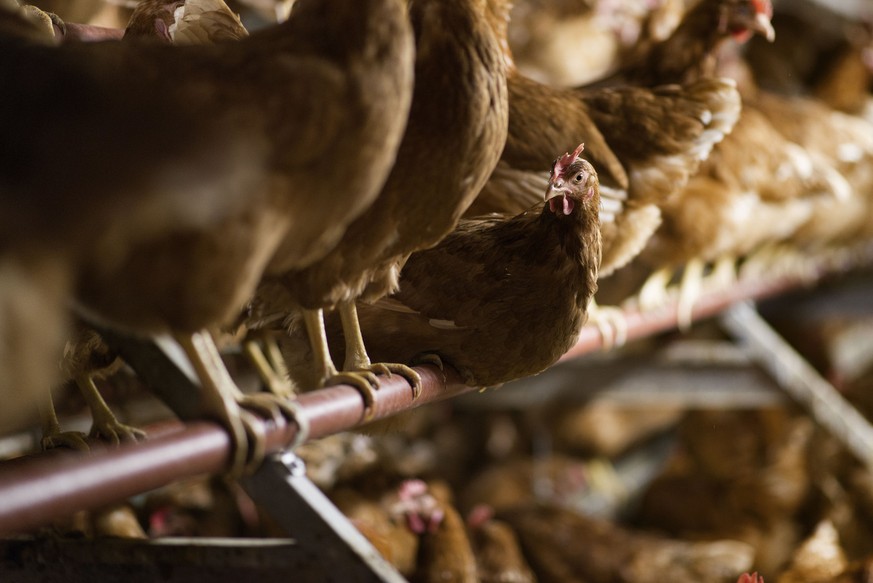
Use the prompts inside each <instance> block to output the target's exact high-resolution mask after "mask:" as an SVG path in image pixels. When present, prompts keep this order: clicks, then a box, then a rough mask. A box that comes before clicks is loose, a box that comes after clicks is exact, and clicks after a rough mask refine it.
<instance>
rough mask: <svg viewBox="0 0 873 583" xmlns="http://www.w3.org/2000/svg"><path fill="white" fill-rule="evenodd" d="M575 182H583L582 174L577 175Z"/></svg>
mask: <svg viewBox="0 0 873 583" xmlns="http://www.w3.org/2000/svg"><path fill="white" fill-rule="evenodd" d="M573 180H575V181H576V182H582V174H581V173H579V174H577V175H576V178H574V179H573Z"/></svg>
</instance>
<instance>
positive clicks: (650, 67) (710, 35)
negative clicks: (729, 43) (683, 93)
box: [627, 0, 729, 85]
mask: <svg viewBox="0 0 873 583" xmlns="http://www.w3.org/2000/svg"><path fill="white" fill-rule="evenodd" d="M721 9H722V0H701V2H699V3H698V4H697V5H696V6H695V7H694V8H692V9H691V10H690V11H689V12H688V13H687V14H686V15H685V18H683V19H682V22H681V23H680V24H679V26H678V27H677V28H676V30H675V31H673V34H671V35H670V36H669V37H668V38H666V39H665V40H663V41H661V42H660V43H657V44H656V45H655V46H653V47H652V50H651V51H650V52H649V53H648V54H647V55H646V56H645V57H643V58H642V59H641V60H640V61H638V62H637V63H636V64H635V65H634V66H632V67H631V69H630V71H629V72H628V75H627V76H628V77H629V78H630V79H631V80H632V81H634V82H635V83H639V84H644V85H654V84H666V83H681V82H685V81H692V80H695V79H697V78H699V77H702V76H707V75H710V74H712V72H713V69H714V67H715V51H716V49H717V48H718V46H719V45H720V44H721V42H722V41H724V40H726V39H727V38H728V36H729V35H728V34H727V33H726V32H722V31H720V30H719V21H720V19H721Z"/></svg>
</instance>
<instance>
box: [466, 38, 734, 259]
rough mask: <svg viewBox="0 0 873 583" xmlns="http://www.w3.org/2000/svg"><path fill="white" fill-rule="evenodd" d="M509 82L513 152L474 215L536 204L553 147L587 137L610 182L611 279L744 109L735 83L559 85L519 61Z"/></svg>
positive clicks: (606, 238) (606, 202) (607, 238)
mask: <svg viewBox="0 0 873 583" xmlns="http://www.w3.org/2000/svg"><path fill="white" fill-rule="evenodd" d="M698 56H699V58H701V59H702V58H703V57H704V56H705V55H704V54H699V55H698ZM507 81H508V86H509V108H510V113H509V136H508V138H507V144H506V148H505V149H504V152H503V156H502V157H501V160H500V163H499V164H498V165H497V168H496V170H495V172H494V174H493V175H492V177H491V180H490V181H489V182H488V184H486V186H485V188H484V189H483V191H482V193H481V194H480V196H479V197H478V198H477V200H476V202H475V203H474V204H473V205H472V207H471V208H470V211H469V212H468V216H471V215H474V214H477V213H479V214H480V213H487V212H520V211H522V210H525V209H527V208H530V206H531V205H533V204H534V203H535V202H536V200H537V198H538V196H539V193H541V192H542V189H543V187H544V186H545V177H544V176H543V175H542V174H541V173H540V172H539V169H540V168H542V167H543V166H544V165H545V163H546V160H547V156H548V155H549V154H548V153H549V152H554V151H556V150H557V149H559V148H561V147H562V146H563V145H564V144H566V143H573V142H575V141H578V140H584V141H585V143H586V145H587V146H586V147H587V152H588V156H589V158H590V160H591V162H592V164H594V166H595V168H597V170H598V172H599V175H600V180H601V186H602V188H601V193H602V195H603V200H602V205H603V212H602V214H601V222H602V227H601V228H602V231H603V264H602V266H601V275H602V276H604V275H608V274H609V273H611V272H612V271H614V270H615V269H617V268H619V267H621V266H622V265H624V264H626V263H627V262H628V261H629V260H630V259H631V258H632V257H633V256H634V255H636V254H637V253H638V252H639V251H640V249H641V248H642V247H643V245H644V244H645V241H647V240H648V238H649V236H650V235H651V234H652V232H653V231H654V230H655V228H657V225H658V224H659V222H660V212H659V210H658V207H657V205H658V204H662V203H663V202H664V201H665V200H666V199H667V198H669V196H670V195H671V194H672V193H674V192H676V191H677V190H679V189H680V188H681V187H682V186H683V185H684V184H685V182H686V181H687V180H688V177H689V176H690V175H691V174H693V173H694V172H695V171H696V170H697V166H698V165H699V163H700V161H701V160H703V159H705V158H706V156H707V155H708V153H709V150H710V149H711V148H712V146H713V144H715V143H717V142H718V141H720V140H721V139H722V138H723V137H724V135H725V134H726V133H728V132H729V131H730V129H731V128H732V127H733V124H734V123H735V122H736V119H737V116H738V115H739V96H738V94H737V92H736V90H735V88H734V86H733V83H732V82H730V81H727V80H719V79H709V78H706V79H701V80H699V81H695V82H693V83H689V84H687V85H685V86H662V87H658V88H655V89H648V88H640V87H623V88H606V89H604V88H600V89H586V88H576V89H555V88H551V87H547V86H545V85H541V84H538V83H536V82H534V81H532V80H530V79H527V78H525V77H524V76H522V75H521V74H519V73H518V72H517V71H516V70H514V69H513V68H512V67H510V70H509V72H508V79H507ZM673 81H674V79H668V80H666V81H665V82H673ZM543 112H547V115H543Z"/></svg>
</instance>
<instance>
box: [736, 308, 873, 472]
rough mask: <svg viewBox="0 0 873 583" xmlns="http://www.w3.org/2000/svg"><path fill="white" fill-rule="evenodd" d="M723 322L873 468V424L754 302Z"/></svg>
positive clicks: (773, 374) (759, 360) (846, 444)
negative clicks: (799, 352)
mask: <svg viewBox="0 0 873 583" xmlns="http://www.w3.org/2000/svg"><path fill="white" fill-rule="evenodd" d="M721 324H722V326H723V327H724V329H725V330H726V331H727V332H728V333H729V334H730V335H731V336H733V337H734V338H735V339H736V340H737V341H739V342H741V343H742V344H743V345H745V347H746V348H747V349H748V350H749V353H750V355H751V356H752V358H754V359H755V360H756V361H757V362H758V364H759V365H761V366H762V367H763V368H764V369H765V370H766V371H768V372H769V373H770V375H772V377H773V379H774V380H775V381H776V382H777V383H778V384H779V386H780V387H782V389H784V390H785V391H786V392H787V393H788V394H790V395H791V396H792V397H793V398H794V399H795V400H796V401H797V402H798V403H800V404H801V405H802V406H803V407H805V408H806V410H807V411H809V414H810V415H811V416H812V418H813V419H814V420H815V421H816V422H817V423H818V424H820V425H821V426H823V427H825V428H826V429H827V430H828V431H830V432H831V434H832V435H833V436H834V437H836V438H837V439H838V440H839V441H840V442H841V443H842V444H843V445H845V447H846V448H847V449H848V450H849V451H851V452H852V453H853V454H855V455H856V456H857V457H858V459H860V460H861V461H862V462H863V463H864V464H865V465H867V467H868V468H871V469H873V426H871V425H870V423H869V422H868V421H867V420H866V419H865V418H864V417H863V416H862V415H861V414H860V413H858V410H857V409H855V407H853V406H852V404H851V403H849V402H848V401H846V400H845V399H844V398H843V396H842V395H840V393H839V392H838V391H837V390H836V389H835V388H834V387H833V385H831V384H830V383H829V382H827V381H826V380H825V379H824V378H822V377H821V375H819V374H818V372H817V371H816V370H815V369H814V368H813V367H812V366H811V365H810V364H809V363H808V362H806V360H804V359H803V357H802V356H800V355H799V354H798V353H797V352H796V351H795V350H794V349H793V348H792V347H791V346H790V345H789V344H788V343H787V342H786V341H785V340H784V339H783V338H782V337H781V336H779V334H777V333H776V331H775V330H773V329H772V328H771V327H770V325H769V324H767V322H766V321H765V320H764V319H763V318H761V316H760V315H759V314H758V312H757V311H756V310H755V308H754V307H753V305H752V304H751V303H750V302H743V303H740V304H737V305H735V306H733V307H732V308H731V309H730V310H728V311H727V312H725V314H724V315H723V316H722V318H721Z"/></svg>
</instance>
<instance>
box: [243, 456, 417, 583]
mask: <svg viewBox="0 0 873 583" xmlns="http://www.w3.org/2000/svg"><path fill="white" fill-rule="evenodd" d="M242 485H243V487H244V488H245V489H246V492H248V493H249V495H250V496H251V497H252V499H253V500H254V501H255V502H257V503H258V504H259V505H261V507H262V508H264V509H265V510H266V511H268V512H269V513H270V515H271V516H272V518H273V519H274V520H275V521H276V522H277V523H278V524H279V525H280V526H281V527H282V528H283V529H285V531H286V532H287V533H288V534H289V535H291V536H292V537H294V539H295V540H296V541H297V542H298V544H299V545H300V547H301V548H302V549H304V550H305V551H306V552H307V553H310V554H311V559H312V562H313V563H315V564H320V565H322V566H323V567H324V573H325V581H342V582H345V581H387V582H394V583H404V582H405V581H406V580H405V579H404V578H403V576H402V575H400V573H399V572H398V571H397V570H396V569H395V568H394V567H393V566H392V565H391V564H390V563H388V561H386V560H385V559H384V558H383V557H382V555H380V554H379V552H378V551H377V550H376V549H375V548H374V547H373V545H371V544H370V542H369V541H368V540H367V539H366V538H364V536H363V535H362V534H361V533H360V532H358V530H357V529H356V528H355V527H354V526H353V525H352V523H351V522H349V519H348V518H346V517H345V516H344V515H343V514H342V512H340V511H339V510H338V509H337V507H336V506H334V505H333V503H332V502H331V501H330V500H328V498H327V496H325V495H324V494H323V493H322V492H321V490H319V489H318V487H317V486H316V485H315V484H313V483H312V482H311V481H310V480H309V478H307V477H306V467H305V466H304V464H303V461H302V460H301V459H300V458H298V457H297V456H296V455H294V453H293V452H290V451H287V452H283V453H278V454H273V455H271V456H269V457H268V458H267V459H266V460H264V463H263V464H262V465H261V467H260V468H259V469H258V471H257V472H255V474H254V475H252V476H250V477H247V478H244V479H243V480H242Z"/></svg>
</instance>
